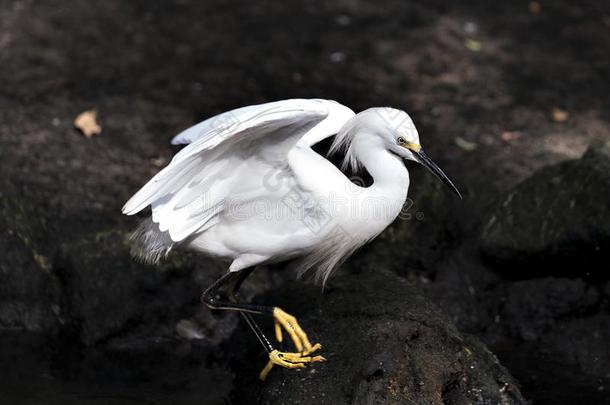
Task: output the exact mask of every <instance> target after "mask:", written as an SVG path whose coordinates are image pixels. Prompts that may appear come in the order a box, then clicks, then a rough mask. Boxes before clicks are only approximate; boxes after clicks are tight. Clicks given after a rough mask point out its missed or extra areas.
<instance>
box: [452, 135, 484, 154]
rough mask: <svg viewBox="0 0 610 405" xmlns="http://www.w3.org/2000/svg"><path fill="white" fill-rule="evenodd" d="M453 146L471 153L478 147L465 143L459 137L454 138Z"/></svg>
mask: <svg viewBox="0 0 610 405" xmlns="http://www.w3.org/2000/svg"><path fill="white" fill-rule="evenodd" d="M455 144H456V145H457V146H459V147H460V148H462V149H464V150H465V151H467V152H470V151H473V150H475V149H476V148H477V147H478V146H479V145H477V144H476V143H475V142H470V141H467V140H466V139H464V138H462V137H461V136H456V137H455Z"/></svg>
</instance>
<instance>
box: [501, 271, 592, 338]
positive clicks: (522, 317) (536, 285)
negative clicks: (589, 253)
mask: <svg viewBox="0 0 610 405" xmlns="http://www.w3.org/2000/svg"><path fill="white" fill-rule="evenodd" d="M506 296H507V298H506V302H505V305H504V317H505V318H506V319H504V322H505V324H507V325H510V327H511V329H512V330H511V333H512V334H513V335H516V336H518V337H519V338H521V339H524V340H536V339H538V338H540V337H541V336H542V335H544V334H545V333H548V332H549V331H550V330H551V329H553V328H554V327H556V326H557V325H558V324H560V323H562V322H563V321H564V320H566V319H569V318H576V317H582V316H583V315H586V314H588V313H591V312H595V311H596V310H597V308H598V307H599V304H600V298H601V294H600V293H599V291H598V290H597V289H595V288H593V287H591V286H589V285H588V284H586V283H585V282H584V281H582V280H571V279H566V278H562V279H555V278H544V279H536V280H525V281H517V282H514V283H512V284H510V285H509V287H508V288H507V293H506Z"/></svg>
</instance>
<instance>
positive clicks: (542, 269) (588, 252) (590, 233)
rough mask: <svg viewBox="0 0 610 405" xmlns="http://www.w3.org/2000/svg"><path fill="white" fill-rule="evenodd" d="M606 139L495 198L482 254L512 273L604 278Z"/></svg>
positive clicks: (609, 220) (609, 189) (608, 187)
mask: <svg viewBox="0 0 610 405" xmlns="http://www.w3.org/2000/svg"><path fill="white" fill-rule="evenodd" d="M608 201H610V142H607V143H601V144H598V145H595V146H592V147H591V148H589V150H588V151H587V152H586V153H585V154H584V156H583V157H582V158H581V159H579V160H573V161H567V162H563V163H560V164H557V165H554V166H550V167H546V168H543V169H541V170H539V171H538V172H536V173H535V174H534V175H532V176H531V177H530V178H528V179H527V180H525V181H524V182H522V183H521V184H519V185H517V186H516V187H515V188H514V189H513V190H511V191H510V192H508V193H507V194H506V195H504V196H503V197H501V198H500V200H499V203H498V204H497V206H496V207H495V209H493V210H492V214H491V215H490V217H489V219H488V220H487V221H486V222H485V223H486V225H485V227H484V231H483V233H482V236H481V242H480V245H481V251H482V253H483V255H484V256H485V257H486V258H487V259H488V260H489V261H490V262H491V263H493V264H494V265H495V266H496V267H497V268H498V269H502V270H505V271H506V272H507V273H508V272H510V275H511V276H513V277H520V278H521V277H526V278H531V277H534V276H539V275H555V276H559V275H568V276H583V277H585V276H592V277H603V278H607V277H609V276H610V273H609V272H608V267H607V263H608V261H609V260H610V204H608Z"/></svg>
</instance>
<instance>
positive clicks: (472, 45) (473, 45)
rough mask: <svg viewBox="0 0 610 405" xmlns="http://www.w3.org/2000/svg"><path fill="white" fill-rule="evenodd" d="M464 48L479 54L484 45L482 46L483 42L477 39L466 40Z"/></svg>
mask: <svg viewBox="0 0 610 405" xmlns="http://www.w3.org/2000/svg"><path fill="white" fill-rule="evenodd" d="M464 46H466V48H467V49H469V50H471V51H472V52H479V51H480V50H481V48H482V47H483V44H481V42H479V41H477V40H476V39H472V38H466V40H465V41H464Z"/></svg>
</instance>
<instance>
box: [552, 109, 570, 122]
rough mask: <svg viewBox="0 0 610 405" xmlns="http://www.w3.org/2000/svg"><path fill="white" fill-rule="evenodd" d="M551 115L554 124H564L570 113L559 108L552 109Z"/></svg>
mask: <svg viewBox="0 0 610 405" xmlns="http://www.w3.org/2000/svg"><path fill="white" fill-rule="evenodd" d="M551 115H552V116H553V121H555V122H566V121H567V120H568V118H570V113H569V112H567V111H566V110H562V109H561V108H559V107H554V108H553V110H552V111H551Z"/></svg>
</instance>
